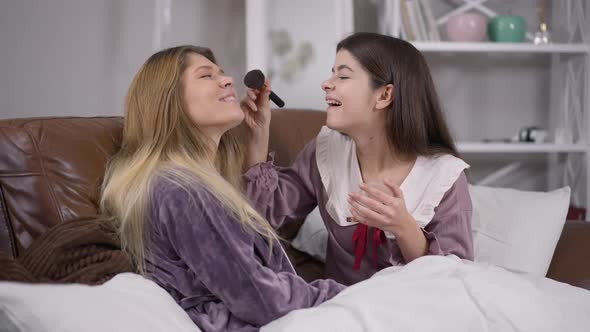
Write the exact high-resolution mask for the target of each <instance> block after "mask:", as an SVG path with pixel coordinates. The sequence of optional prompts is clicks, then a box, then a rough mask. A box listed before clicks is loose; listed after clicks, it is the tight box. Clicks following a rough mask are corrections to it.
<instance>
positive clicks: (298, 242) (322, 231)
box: [291, 207, 328, 263]
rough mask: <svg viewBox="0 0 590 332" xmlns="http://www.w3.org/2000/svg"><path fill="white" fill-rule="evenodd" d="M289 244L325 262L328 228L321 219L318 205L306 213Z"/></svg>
mask: <svg viewBox="0 0 590 332" xmlns="http://www.w3.org/2000/svg"><path fill="white" fill-rule="evenodd" d="M291 246H293V248H295V249H297V250H299V251H302V252H304V253H306V254H308V255H310V256H311V257H313V258H315V259H317V260H319V261H320V262H324V263H325V262H326V250H327V247H328V230H327V229H326V225H325V224H324V221H323V220H322V216H321V215H320V209H319V208H318V207H316V208H315V209H314V210H313V211H311V213H310V214H308V215H307V217H306V218H305V221H304V222H303V225H301V228H299V231H298V232H297V236H295V238H294V239H293V241H291Z"/></svg>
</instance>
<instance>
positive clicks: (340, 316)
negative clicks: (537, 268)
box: [261, 256, 590, 332]
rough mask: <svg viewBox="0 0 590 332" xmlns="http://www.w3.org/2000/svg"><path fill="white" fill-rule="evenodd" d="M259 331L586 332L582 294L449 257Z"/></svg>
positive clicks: (414, 265) (586, 303)
mask: <svg viewBox="0 0 590 332" xmlns="http://www.w3.org/2000/svg"><path fill="white" fill-rule="evenodd" d="M261 331H322V332H326V331H350V332H353V331H454V332H461V331H470V332H471V331H535V332H537V331H570V332H571V331H590V291H587V290H584V289H582V288H577V287H573V286H570V285H567V284H563V283H559V282H556V281H553V280H550V279H547V278H541V277H535V276H532V275H524V274H516V273H513V272H509V271H507V270H505V269H502V268H499V267H495V266H491V265H485V264H481V263H478V264H476V263H472V262H469V261H462V260H460V259H459V258H457V257H454V256H447V257H440V256H425V257H422V258H420V259H417V260H415V261H413V262H411V263H410V264H408V265H406V266H405V267H391V268H387V269H384V270H382V271H380V272H379V273H377V274H375V275H374V276H373V277H372V278H371V279H369V280H366V281H363V282H361V283H358V284H356V285H354V286H351V287H349V288H347V289H346V290H344V291H343V292H342V293H340V294H339V295H338V296H336V297H334V298H333V299H331V300H330V301H328V302H325V303H323V304H321V305H320V306H318V307H315V308H309V309H301V310H296V311H293V312H291V313H290V314H288V315H286V316H284V317H282V318H280V319H278V320H276V321H274V322H272V323H270V324H268V325H266V326H265V327H263V328H262V329H261Z"/></svg>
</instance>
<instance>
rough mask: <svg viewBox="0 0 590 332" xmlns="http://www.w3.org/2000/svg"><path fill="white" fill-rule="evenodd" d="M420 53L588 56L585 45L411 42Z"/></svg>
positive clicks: (587, 49) (588, 50)
mask: <svg viewBox="0 0 590 332" xmlns="http://www.w3.org/2000/svg"><path fill="white" fill-rule="evenodd" d="M412 44H413V45H414V46H415V47H416V48H417V49H419V50H420V51H422V52H429V53H435V52H469V53H541V54H578V55H583V54H588V53H590V45H586V44H548V45H534V44H529V43H526V44H524V43H522V44H520V43H457V42H412Z"/></svg>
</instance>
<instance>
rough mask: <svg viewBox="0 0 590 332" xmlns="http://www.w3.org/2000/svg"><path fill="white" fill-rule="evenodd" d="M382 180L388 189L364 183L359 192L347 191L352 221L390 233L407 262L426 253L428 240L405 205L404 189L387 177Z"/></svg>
mask: <svg viewBox="0 0 590 332" xmlns="http://www.w3.org/2000/svg"><path fill="white" fill-rule="evenodd" d="M383 183H384V184H385V187H386V188H387V189H389V191H390V192H391V193H386V192H384V191H383V190H381V189H378V188H376V187H375V185H367V184H365V183H363V184H361V190H362V193H350V194H349V198H348V202H349V204H350V212H351V213H352V217H353V221H357V222H360V223H363V224H366V225H367V226H371V227H376V228H379V229H382V230H384V231H387V232H390V233H393V235H395V238H396V242H397V245H398V246H399V248H400V250H401V252H402V255H403V257H404V259H405V261H406V262H410V261H412V260H414V259H415V258H418V257H421V256H424V255H426V253H428V246H429V244H428V241H427V240H426V236H425V235H424V233H423V232H422V229H421V228H420V226H419V225H418V223H417V222H416V220H415V219H414V217H412V215H411V214H410V213H409V212H408V210H407V209H406V201H405V199H404V193H403V192H402V190H401V189H400V188H399V186H397V185H396V184H395V183H393V182H392V181H390V180H385V181H384V182H383Z"/></svg>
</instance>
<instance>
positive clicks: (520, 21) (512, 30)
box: [488, 16, 526, 43]
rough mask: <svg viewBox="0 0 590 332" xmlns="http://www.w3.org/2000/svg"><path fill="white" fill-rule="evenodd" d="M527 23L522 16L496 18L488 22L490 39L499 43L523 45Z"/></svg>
mask: <svg viewBox="0 0 590 332" xmlns="http://www.w3.org/2000/svg"><path fill="white" fill-rule="evenodd" d="M525 35H526V21H525V20H524V18H523V17H522V16H496V17H494V18H492V19H491V20H490V21H489V22H488V37H489V38H490V40H491V41H494V42H499V43H522V42H523V41H524V37H525Z"/></svg>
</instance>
